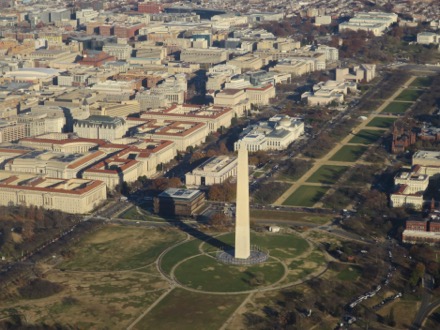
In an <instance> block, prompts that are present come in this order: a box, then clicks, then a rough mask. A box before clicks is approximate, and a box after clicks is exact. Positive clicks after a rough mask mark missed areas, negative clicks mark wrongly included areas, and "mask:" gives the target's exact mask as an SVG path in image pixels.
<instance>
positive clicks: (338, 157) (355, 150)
mask: <svg viewBox="0 0 440 330" xmlns="http://www.w3.org/2000/svg"><path fill="white" fill-rule="evenodd" d="M367 149H368V147H364V146H343V147H342V148H341V149H339V151H338V152H337V153H336V154H334V155H333V157H332V158H330V160H334V161H338V162H355V161H357V160H358V159H359V158H360V157H361V156H362V154H363V153H364V152H365V151H367Z"/></svg>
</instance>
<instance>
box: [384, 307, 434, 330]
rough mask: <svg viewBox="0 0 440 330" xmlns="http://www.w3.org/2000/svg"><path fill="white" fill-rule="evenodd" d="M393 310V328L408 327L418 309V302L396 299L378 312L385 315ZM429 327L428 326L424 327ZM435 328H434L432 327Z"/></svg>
mask: <svg viewBox="0 0 440 330" xmlns="http://www.w3.org/2000/svg"><path fill="white" fill-rule="evenodd" d="M391 309H393V310H394V319H395V320H396V323H397V324H396V326H395V327H394V328H395V329H409V328H410V327H411V324H412V322H413V320H414V318H415V316H416V314H417V310H418V309H419V304H417V303H414V301H404V300H397V301H396V302H394V303H391V304H388V305H386V306H385V307H384V308H382V309H381V310H380V311H379V312H378V314H379V315H381V316H383V317H386V316H388V315H389V314H390V312H391ZM426 329H429V328H426ZM432 329H435V328H432Z"/></svg>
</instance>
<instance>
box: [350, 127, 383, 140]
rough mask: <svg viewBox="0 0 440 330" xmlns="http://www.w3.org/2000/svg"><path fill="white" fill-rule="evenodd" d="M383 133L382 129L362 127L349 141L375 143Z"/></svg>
mask: <svg viewBox="0 0 440 330" xmlns="http://www.w3.org/2000/svg"><path fill="white" fill-rule="evenodd" d="M383 134H384V132H383V131H378V130H372V129H363V130H361V131H359V132H357V133H356V134H355V135H354V136H353V138H352V139H351V140H350V141H349V143H356V144H372V143H375V142H376V141H377V140H379V138H380V137H381V136H382V135H383Z"/></svg>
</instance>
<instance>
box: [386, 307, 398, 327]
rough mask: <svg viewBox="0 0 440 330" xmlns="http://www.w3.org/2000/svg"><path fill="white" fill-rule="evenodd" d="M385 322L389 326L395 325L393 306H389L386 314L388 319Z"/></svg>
mask: <svg viewBox="0 0 440 330" xmlns="http://www.w3.org/2000/svg"><path fill="white" fill-rule="evenodd" d="M387 323H388V325H389V326H390V327H395V326H396V319H395V317H394V307H393V308H391V310H390V313H389V314H388V320H387Z"/></svg>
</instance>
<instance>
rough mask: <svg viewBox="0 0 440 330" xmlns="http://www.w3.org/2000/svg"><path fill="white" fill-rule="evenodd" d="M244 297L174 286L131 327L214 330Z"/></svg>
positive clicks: (142, 329) (141, 329)
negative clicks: (188, 289)
mask: <svg viewBox="0 0 440 330" xmlns="http://www.w3.org/2000/svg"><path fill="white" fill-rule="evenodd" d="M245 297H246V296H245V295H210V294H200V293H195V292H190V291H186V290H182V289H174V290H173V291H171V292H170V293H169V294H168V295H167V296H166V297H165V298H164V299H163V300H162V301H161V302H160V303H159V304H158V305H157V306H155V308H153V310H152V311H151V312H150V313H148V314H147V315H146V316H145V317H144V318H143V319H141V321H140V322H139V323H138V324H136V327H135V329H139V330H144V329H155V330H162V329H163V330H170V329H179V330H193V329H206V330H211V329H212V330H214V329H215V330H217V329H219V328H220V327H221V326H222V325H223V323H224V322H225V321H226V320H227V319H228V317H229V316H230V315H231V314H232V313H233V312H234V311H235V310H236V309H237V307H238V306H239V305H240V304H241V303H242V301H243V300H244V299H245Z"/></svg>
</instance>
